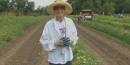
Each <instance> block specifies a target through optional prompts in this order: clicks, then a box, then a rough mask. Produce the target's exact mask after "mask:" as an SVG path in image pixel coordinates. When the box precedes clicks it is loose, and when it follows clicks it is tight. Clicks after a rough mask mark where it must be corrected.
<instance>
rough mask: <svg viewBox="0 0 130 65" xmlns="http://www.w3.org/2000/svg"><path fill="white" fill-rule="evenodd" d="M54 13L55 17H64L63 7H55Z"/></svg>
mask: <svg viewBox="0 0 130 65" xmlns="http://www.w3.org/2000/svg"><path fill="white" fill-rule="evenodd" d="M54 12H55V15H56V16H64V13H65V6H60V5H59V6H55V7H54Z"/></svg>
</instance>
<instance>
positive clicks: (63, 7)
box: [54, 6, 65, 10]
mask: <svg viewBox="0 0 130 65" xmlns="http://www.w3.org/2000/svg"><path fill="white" fill-rule="evenodd" d="M59 9H60V10H64V9H65V6H55V7H54V10H59Z"/></svg>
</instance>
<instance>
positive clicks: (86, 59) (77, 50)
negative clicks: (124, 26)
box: [72, 42, 103, 65]
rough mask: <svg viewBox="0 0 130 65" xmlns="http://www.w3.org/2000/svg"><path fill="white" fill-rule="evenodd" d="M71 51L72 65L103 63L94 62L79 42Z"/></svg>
mask: <svg viewBox="0 0 130 65" xmlns="http://www.w3.org/2000/svg"><path fill="white" fill-rule="evenodd" d="M72 49H73V54H74V59H73V65H101V64H102V63H103V62H98V61H96V60H94V59H93V58H92V56H91V54H90V53H89V51H88V50H87V51H86V50H85V49H84V48H83V46H82V45H81V43H80V42H78V43H77V45H76V46H75V47H74V48H72Z"/></svg>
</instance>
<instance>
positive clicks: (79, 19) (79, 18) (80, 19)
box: [77, 15, 84, 23]
mask: <svg viewBox="0 0 130 65" xmlns="http://www.w3.org/2000/svg"><path fill="white" fill-rule="evenodd" d="M77 18H78V23H81V21H82V20H83V18H84V17H83V15H78V17H77Z"/></svg>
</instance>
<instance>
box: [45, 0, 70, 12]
mask: <svg viewBox="0 0 130 65" xmlns="http://www.w3.org/2000/svg"><path fill="white" fill-rule="evenodd" d="M57 5H63V6H65V9H66V11H65V14H70V13H71V12H72V6H71V5H70V4H69V3H68V2H66V1H63V0H55V1H54V2H53V3H52V4H50V5H49V6H48V7H47V13H48V14H50V15H55V13H54V9H53V8H54V7H55V6H57Z"/></svg>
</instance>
